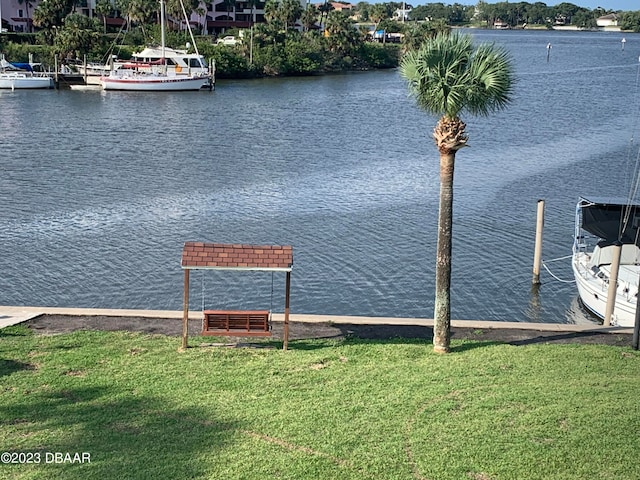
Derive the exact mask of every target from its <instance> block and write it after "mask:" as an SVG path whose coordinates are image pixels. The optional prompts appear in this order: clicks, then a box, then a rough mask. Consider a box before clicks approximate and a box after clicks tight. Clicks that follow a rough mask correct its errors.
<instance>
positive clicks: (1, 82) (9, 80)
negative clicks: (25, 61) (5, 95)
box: [0, 73, 53, 90]
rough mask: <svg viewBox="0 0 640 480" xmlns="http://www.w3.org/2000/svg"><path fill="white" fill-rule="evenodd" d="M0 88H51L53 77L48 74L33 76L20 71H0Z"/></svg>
mask: <svg viewBox="0 0 640 480" xmlns="http://www.w3.org/2000/svg"><path fill="white" fill-rule="evenodd" d="M0 88H1V89H11V90H18V89H20V90H22V89H32V90H33V89H48V88H53V79H52V78H51V77H48V76H42V77H35V76H31V75H28V74H22V73H0Z"/></svg>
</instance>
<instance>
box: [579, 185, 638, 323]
mask: <svg viewBox="0 0 640 480" xmlns="http://www.w3.org/2000/svg"><path fill="white" fill-rule="evenodd" d="M639 245H640V203H636V202H630V201H626V200H623V199H601V198H591V197H589V198H586V197H582V198H580V199H579V201H578V204H577V206H576V222H575V239H574V243H573V258H572V268H573V273H574V277H575V280H576V285H577V288H578V294H579V296H580V300H581V301H582V304H583V305H584V306H585V307H586V308H587V309H588V310H590V311H591V312H592V313H594V314H595V315H597V316H598V317H599V318H601V319H604V318H605V315H606V311H607V310H606V309H607V300H608V297H609V284H610V282H609V279H610V278H611V276H612V270H611V269H612V265H614V266H615V264H616V263H618V262H617V261H615V259H614V256H617V248H616V247H617V246H620V252H621V253H620V262H619V270H618V273H617V282H616V290H615V300H614V304H613V311H612V315H611V324H612V325H615V326H621V327H632V326H634V324H635V316H636V308H637V302H638V283H639V280H640V246H639Z"/></svg>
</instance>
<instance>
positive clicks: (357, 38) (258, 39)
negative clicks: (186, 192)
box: [0, 0, 640, 78]
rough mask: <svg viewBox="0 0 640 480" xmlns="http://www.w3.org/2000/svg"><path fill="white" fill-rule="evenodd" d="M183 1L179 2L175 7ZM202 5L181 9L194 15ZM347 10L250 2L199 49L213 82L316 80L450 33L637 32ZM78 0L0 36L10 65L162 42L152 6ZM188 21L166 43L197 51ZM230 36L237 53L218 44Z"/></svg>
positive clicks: (577, 22)
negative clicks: (81, 9)
mask: <svg viewBox="0 0 640 480" xmlns="http://www.w3.org/2000/svg"><path fill="white" fill-rule="evenodd" d="M173 3H175V1H172V0H169V1H167V8H168V11H169V12H170V15H174V18H178V14H177V12H176V11H172V10H171V9H175V6H172V5H173ZM178 3H179V2H178ZM199 5H200V3H199V2H198V0H191V1H188V2H187V5H186V8H187V9H189V8H192V9H193V11H197V9H198V8H199ZM338 5H350V9H348V10H347V9H343V10H340V9H336V8H334V7H333V4H332V3H329V2H325V3H323V4H319V5H315V4H312V3H308V4H307V5H306V8H303V7H302V6H301V4H300V2H299V1H298V0H280V1H276V0H267V1H266V2H265V3H261V2H259V1H258V0H256V5H255V7H256V8H261V9H263V10H264V19H265V21H264V22H261V23H255V24H253V25H251V27H250V28H246V29H242V30H238V29H235V28H234V29H228V30H226V31H225V32H222V33H217V34H214V35H210V34H205V33H206V32H205V31H203V30H204V29H203V27H201V26H197V27H195V32H194V35H195V36H194V39H195V43H196V45H197V48H198V51H199V52H200V53H201V54H202V55H204V57H205V58H206V59H207V60H210V59H211V60H214V61H215V65H216V76H217V77H218V78H253V77H263V76H284V75H287V76H292V75H315V74H322V73H329V72H338V71H349V70H370V69H381V68H394V67H397V66H398V64H399V62H400V59H401V57H402V54H403V53H404V52H406V51H407V50H411V49H415V48H418V47H419V46H420V45H421V43H422V42H423V41H424V40H425V39H427V38H430V37H431V36H433V35H435V34H436V33H438V32H440V31H444V30H449V29H450V28H453V27H475V28H508V29H511V28H514V29H515V28H528V29H531V28H539V29H551V28H556V27H558V26H562V27H573V28H576V29H585V30H590V29H596V28H597V27H598V25H597V19H599V18H602V17H603V16H607V15H614V16H615V22H616V24H617V25H618V27H619V28H620V29H621V30H623V31H629V32H640V10H639V11H629V12H623V11H612V10H605V9H603V8H600V7H598V8H596V9H594V10H589V9H586V8H583V7H579V6H577V5H574V4H571V3H561V4H559V5H556V6H553V7H547V6H546V4H544V3H541V2H536V3H527V2H517V3H511V2H498V3H494V4H490V3H486V2H484V1H479V2H478V3H477V4H475V5H471V6H465V5H461V4H458V3H454V4H452V5H447V4H444V3H427V4H425V5H420V6H417V7H415V8H412V6H411V5H410V4H408V3H401V2H386V3H375V4H370V3H367V2H359V3H357V4H348V3H346V2H342V3H339V4H338ZM74 6H75V2H74V0H47V1H46V2H43V3H41V4H39V5H38V6H37V7H36V8H35V9H34V11H33V25H34V27H35V28H34V30H35V31H34V32H26V33H13V32H11V33H4V34H2V35H0V51H1V52H2V53H3V54H4V55H5V57H6V58H7V59H8V60H10V61H28V60H29V58H30V55H31V59H34V61H36V62H41V63H43V64H44V65H47V66H49V67H53V65H54V64H57V65H60V64H61V63H67V64H74V63H75V64H76V65H79V64H81V63H82V62H83V61H84V60H85V59H86V61H88V62H96V63H97V62H102V63H107V61H108V59H109V58H110V57H111V56H112V55H116V56H117V57H118V58H121V59H125V60H126V59H128V58H130V57H131V54H132V53H133V52H135V51H139V50H141V49H142V48H143V47H144V46H145V45H149V44H159V43H160V28H159V25H158V24H157V19H158V8H159V4H158V2H157V1H156V0H141V1H140V0H136V1H133V0H116V8H117V11H116V10H114V8H113V5H112V4H111V3H110V2H109V0H98V2H97V4H96V16H95V17H93V18H89V17H87V16H85V15H81V14H78V13H75V8H74ZM113 15H119V16H120V17H122V18H123V19H124V20H125V23H124V28H121V29H120V30H116V31H113V30H111V31H110V30H109V28H110V27H108V23H107V18H113ZM185 28H186V27H185V24H184V22H182V23H180V22H173V23H172V24H170V25H169V32H168V34H167V37H166V44H167V46H169V47H173V48H189V49H190V50H194V46H193V45H192V44H191V43H192V40H191V37H190V35H189V34H188V31H187V30H186V29H185ZM224 36H234V37H235V38H236V39H237V42H235V45H225V44H223V43H218V42H217V40H218V39H219V38H222V37H224Z"/></svg>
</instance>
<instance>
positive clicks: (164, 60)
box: [0, 0, 167, 65]
mask: <svg viewBox="0 0 640 480" xmlns="http://www.w3.org/2000/svg"><path fill="white" fill-rule="evenodd" d="M0 1H1V0H0ZM160 43H161V45H162V61H163V62H164V63H165V65H166V63H167V60H166V59H165V58H164V0H160Z"/></svg>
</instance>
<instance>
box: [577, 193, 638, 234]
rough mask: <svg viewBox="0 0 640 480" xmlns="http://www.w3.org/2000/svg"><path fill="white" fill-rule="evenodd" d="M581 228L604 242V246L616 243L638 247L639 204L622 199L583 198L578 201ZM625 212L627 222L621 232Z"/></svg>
mask: <svg viewBox="0 0 640 480" xmlns="http://www.w3.org/2000/svg"><path fill="white" fill-rule="evenodd" d="M579 208H580V210H581V212H582V228H583V229H584V230H586V231H587V232H589V233H591V234H592V235H595V236H596V237H599V238H601V239H602V240H604V244H612V243H614V242H616V241H620V242H622V243H631V244H636V245H640V238H639V237H640V235H638V229H639V228H640V204H639V203H637V202H632V203H630V204H629V203H628V202H627V201H626V200H624V199H604V198H589V199H587V198H584V197H582V198H581V199H580V203H579ZM626 212H629V215H628V221H627V223H626V226H625V228H624V232H623V231H622V224H623V220H624V217H625V214H626Z"/></svg>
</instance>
